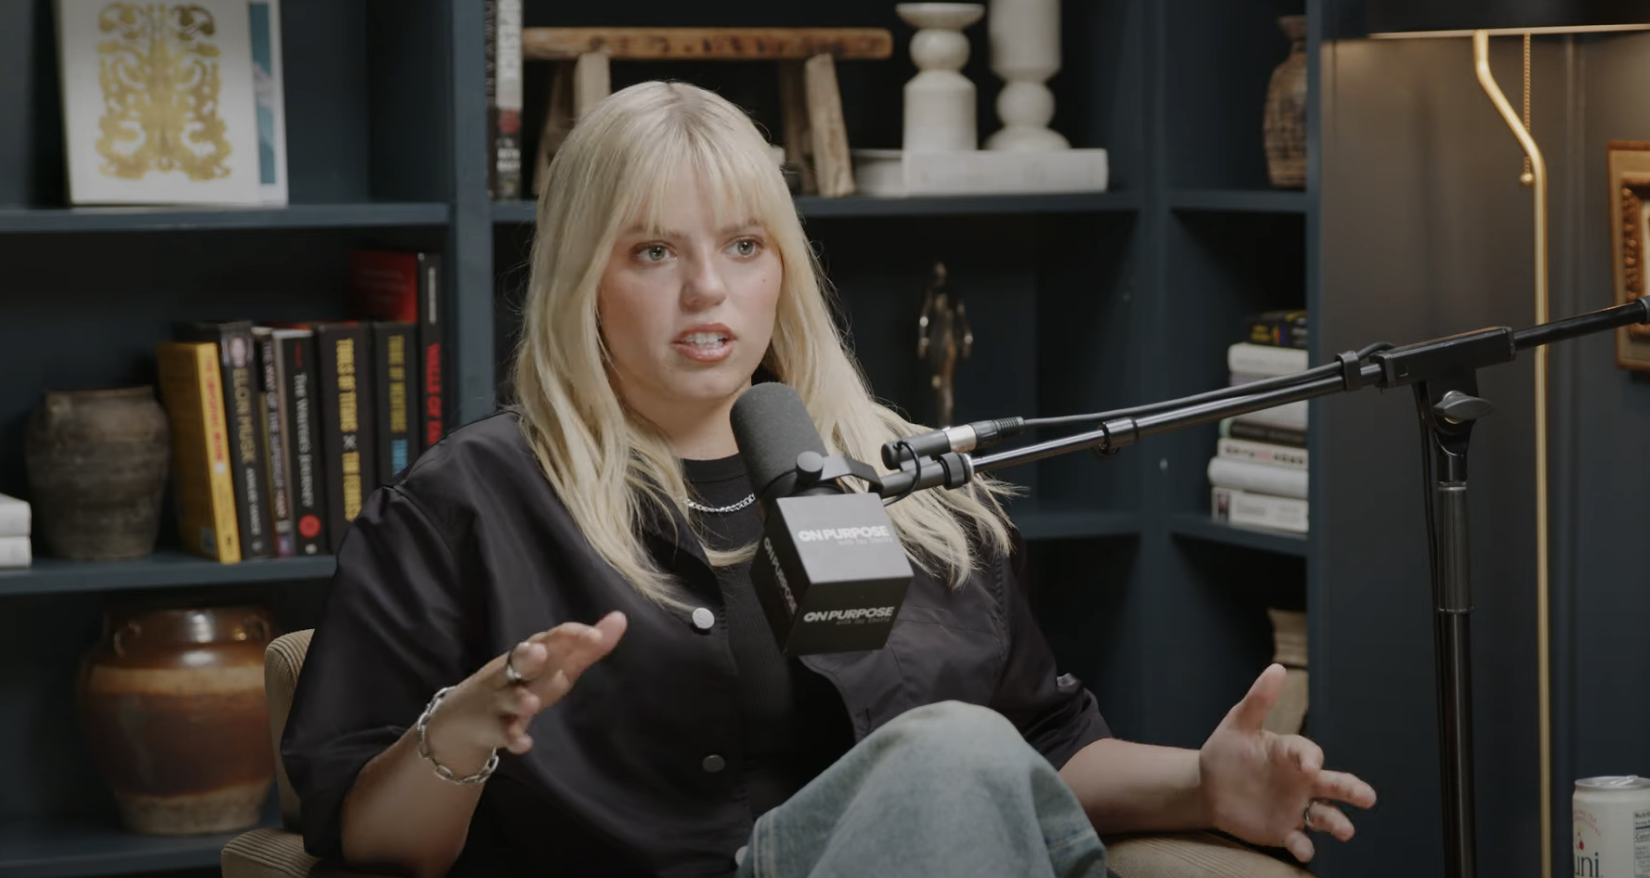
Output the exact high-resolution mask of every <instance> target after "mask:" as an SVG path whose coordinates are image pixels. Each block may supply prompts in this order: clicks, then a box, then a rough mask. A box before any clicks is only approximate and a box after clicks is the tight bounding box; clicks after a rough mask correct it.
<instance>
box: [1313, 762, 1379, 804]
mask: <svg viewBox="0 0 1650 878" xmlns="http://www.w3.org/2000/svg"><path fill="white" fill-rule="evenodd" d="M1312 795H1313V796H1314V797H1316V798H1320V799H1334V800H1336V801H1340V802H1346V803H1347V804H1349V805H1357V806H1358V807H1359V808H1371V807H1374V805H1375V788H1374V787H1372V786H1370V785H1369V784H1367V783H1364V782H1363V780H1361V779H1359V778H1358V777H1357V776H1356V775H1351V774H1347V773H1346V772H1344V771H1324V772H1319V774H1318V776H1317V777H1316V778H1314V779H1313V781H1312Z"/></svg>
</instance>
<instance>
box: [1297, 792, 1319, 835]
mask: <svg viewBox="0 0 1650 878" xmlns="http://www.w3.org/2000/svg"><path fill="white" fill-rule="evenodd" d="M1316 804H1318V800H1317V799H1313V800H1312V801H1310V802H1307V803H1306V810H1305V811H1302V812H1301V822H1302V823H1303V824H1305V826H1306V831H1307V832H1311V831H1312V806H1313V805H1316Z"/></svg>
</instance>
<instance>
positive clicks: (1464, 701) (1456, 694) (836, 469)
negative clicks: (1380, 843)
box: [806, 298, 1650, 878]
mask: <svg viewBox="0 0 1650 878" xmlns="http://www.w3.org/2000/svg"><path fill="white" fill-rule="evenodd" d="M1633 323H1650V298H1641V299H1635V300H1634V301H1632V302H1629V303H1627V304H1625V305H1618V306H1616V307H1614V308H1607V309H1604V310H1600V311H1594V312H1591V313H1588V314H1582V315H1579V316H1575V317H1569V318H1566V319H1563V320H1557V321H1553V322H1550V323H1543V324H1540V325H1538V326H1532V327H1529V328H1526V329H1520V330H1517V331H1514V330H1512V329H1508V328H1506V327H1495V328H1490V329H1481V330H1477V331H1474V332H1466V333H1462V334H1459V335H1453V336H1449V337H1446V338H1441V339H1436V340H1433V341H1426V342H1420V343H1417V344H1412V345H1407V346H1405V347H1399V348H1390V349H1387V350H1382V351H1377V352H1375V353H1372V354H1370V355H1368V356H1367V357H1365V358H1360V357H1359V356H1358V355H1357V354H1356V353H1350V352H1349V353H1343V354H1340V355H1338V356H1337V357H1336V362H1334V363H1330V364H1326V365H1324V366H1319V367H1317V368H1314V369H1309V370H1307V371H1305V372H1302V373H1299V379H1298V380H1297V381H1296V382H1295V383H1288V382H1287V381H1286V380H1284V379H1277V380H1275V381H1269V382H1268V385H1273V386H1275V384H1276V382H1279V381H1281V382H1282V386H1275V389H1267V390H1264V391H1260V392H1255V393H1251V394H1244V395H1234V396H1232V397H1230V398H1222V399H1218V400H1212V401H1211V400H1204V401H1193V402H1189V403H1187V404H1185V405H1179V406H1177V405H1176V403H1174V402H1169V403H1164V404H1162V405H1157V406H1152V407H1151V409H1152V410H1153V411H1152V413H1150V414H1143V415H1141V416H1139V417H1130V416H1120V417H1110V418H1108V417H1107V416H1106V415H1105V414H1100V415H1097V416H1096V420H1099V421H1100V422H1101V423H1100V427H1099V429H1097V430H1092V431H1089V432H1086V433H1079V434H1076V435H1073V436H1067V437H1064V438H1061V439H1054V440H1050V441H1047V442H1039V443H1036V444H1033V445H1028V446H1025V447H1023V448H1016V449H1012V450H1009V451H1002V452H998V453H996V454H988V455H985V456H983V457H971V456H970V455H969V454H967V453H959V452H947V453H944V454H939V455H934V456H932V457H931V458H929V459H922V458H920V457H916V456H915V455H912V456H911V457H908V458H907V459H906V460H904V461H903V463H902V466H901V469H900V471H899V472H895V473H889V474H887V475H883V476H880V477H877V476H875V475H874V473H872V474H871V477H870V478H867V481H869V482H871V483H872V484H873V485H874V486H875V487H876V489H877V492H878V493H879V494H881V495H882V496H883V497H884V498H885V502H894V501H897V500H898V499H900V498H901V497H904V496H905V495H907V494H910V493H911V492H913V491H916V490H921V489H923V488H929V487H938V486H942V485H943V486H945V487H948V488H955V487H960V486H961V485H963V484H966V483H967V481H968V480H969V479H970V478H972V477H973V475H974V474H975V473H980V472H986V471H989V470H995V469H1002V468H1004V467H1010V466H1016V465H1019V464H1023V463H1029V462H1031V461H1034V460H1041V459H1043V458H1045V457H1052V456H1054V455H1057V454H1065V453H1067V452H1071V451H1079V450H1084V449H1091V450H1094V451H1096V452H1097V453H1100V454H1104V455H1111V454H1115V453H1116V452H1117V451H1118V450H1119V449H1121V448H1123V447H1125V446H1128V445H1133V444H1135V443H1136V442H1139V441H1140V440H1141V439H1144V438H1145V437H1147V436H1154V435H1156V434H1159V433H1167V432H1169V431H1171V430H1178V429H1181V428H1184V427H1191V426H1195V425H1198V424H1207V423H1212V422H1215V421H1219V420H1221V419H1223V418H1226V417H1230V416H1234V415H1240V414H1245V413H1247V412H1254V411H1260V410H1262V409H1268V408H1272V407H1273V406H1277V405H1282V404H1284V403H1289V402H1296V401H1299V400H1303V399H1310V398H1313V397H1318V396H1327V395H1329V394H1332V393H1341V392H1350V391H1354V390H1358V389H1360V388H1363V387H1379V388H1382V389H1383V390H1384V389H1388V388H1393V387H1403V386H1409V387H1412V388H1414V396H1415V410H1416V415H1417V417H1418V418H1419V420H1420V424H1421V437H1422V441H1423V442H1424V443H1425V446H1426V447H1425V453H1424V454H1422V456H1421V464H1422V468H1423V470H1424V474H1425V476H1426V485H1427V491H1428V493H1427V495H1426V498H1425V500H1426V503H1425V508H1426V521H1427V541H1428V547H1429V549H1430V554H1431V562H1432V594H1433V601H1434V604H1435V606H1436V614H1435V616H1434V619H1433V621H1434V625H1433V644H1434V649H1435V650H1436V653H1435V655H1434V668H1435V671H1436V679H1437V692H1438V705H1437V707H1438V717H1439V742H1438V746H1439V755H1440V757H1441V761H1440V764H1441V769H1442V781H1443V791H1442V792H1443V805H1444V855H1445V875H1446V876H1448V878H1473V875H1474V874H1475V848H1474V839H1473V764H1472V697H1471V696H1472V691H1471V683H1472V672H1471V640H1470V630H1469V627H1468V616H1469V614H1470V613H1471V612H1472V588H1471V586H1472V583H1471V574H1470V560H1471V559H1470V555H1469V551H1468V545H1467V445H1468V442H1469V440H1470V439H1471V438H1472V427H1473V424H1474V423H1475V422H1476V421H1477V420H1478V419H1479V418H1482V417H1484V416H1485V415H1487V414H1489V413H1490V412H1491V411H1492V409H1493V406H1492V405H1491V404H1490V403H1489V402H1488V401H1487V400H1484V399H1481V398H1479V396H1478V376H1477V370H1478V369H1480V368H1483V367H1486V366H1494V365H1498V364H1501V363H1507V362H1511V361H1512V360H1513V359H1514V358H1515V357H1516V356H1517V354H1518V352H1519V351H1521V350H1526V349H1528V348H1533V347H1538V346H1540V345H1546V344H1551V343H1553V342H1557V341H1565V340H1568V339H1571V338H1577V337H1580V336H1583V335H1591V334H1593V333H1597V332H1603V331H1606V330H1611V329H1616V328H1618V327H1622V326H1627V325H1630V324H1633ZM833 463H834V461H833ZM806 469H808V470H810V475H811V476H812V477H813V478H820V477H825V478H829V477H831V476H832V474H837V475H847V474H851V475H855V476H858V477H860V478H866V477H867V474H868V473H870V472H871V471H870V468H869V467H867V466H865V465H864V464H862V463H859V462H858V461H853V462H852V463H851V464H849V465H847V466H840V465H832V466H826V467H824V470H823V471H822V470H821V469H819V468H817V467H816V466H814V465H810V466H808V467H806Z"/></svg>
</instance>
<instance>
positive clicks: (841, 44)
mask: <svg viewBox="0 0 1650 878" xmlns="http://www.w3.org/2000/svg"><path fill="white" fill-rule="evenodd" d="M893 51H894V37H893V34H892V33H890V32H889V31H887V30H884V29H881V28H786V27H755V28H741V27H650V28H602V27H528V28H522V31H521V57H522V61H523V62H527V61H548V62H551V72H550V97H549V102H548V104H549V106H548V107H547V110H546V113H545V117H544V128H543V130H542V131H541V132H540V136H539V148H538V154H537V156H536V158H535V167H536V169H537V173H536V174H534V186H535V190H536V188H537V187H538V186H539V185H540V183H539V181H541V180H543V179H544V176H545V173H544V172H545V169H546V168H547V167H548V166H549V163H550V157H551V156H553V155H555V151H556V149H558V148H559V147H560V146H561V143H562V141H563V140H564V139H565V138H566V137H567V133H568V132H569V131H571V130H572V128H573V125H574V124H575V123H576V122H577V121H578V119H579V118H580V117H582V116H583V115H584V113H585V111H586V110H588V109H589V108H590V107H592V106H594V105H595V103H596V102H597V101H599V100H601V99H602V98H604V97H606V96H607V95H608V94H609V93H611V91H612V79H611V76H610V72H609V63H610V62H612V61H774V62H778V65H779V95H780V107H781V112H782V114H783V117H784V118H783V125H784V141H785V142H784V148H785V159H786V161H788V162H793V163H795V164H796V165H797V166H798V167H799V168H800V169H801V173H802V190H803V191H804V192H807V193H810V194H819V195H825V196H831V197H837V196H842V195H852V194H853V192H854V171H853V165H852V164H851V162H850V160H849V157H848V132H847V128H846V127H845V126H844V124H843V121H842V95H841V93H840V92H839V91H838V89H837V81H836V61H837V60H839V59H840V60H881V59H885V58H888V57H890V56H891V55H892V54H893Z"/></svg>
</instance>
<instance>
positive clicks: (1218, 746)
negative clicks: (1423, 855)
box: [1198, 665, 1375, 863]
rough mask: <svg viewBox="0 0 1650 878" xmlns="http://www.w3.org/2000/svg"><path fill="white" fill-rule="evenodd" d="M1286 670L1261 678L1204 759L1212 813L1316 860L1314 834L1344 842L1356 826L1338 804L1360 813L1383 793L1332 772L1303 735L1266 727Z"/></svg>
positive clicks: (1264, 841) (1218, 821)
mask: <svg viewBox="0 0 1650 878" xmlns="http://www.w3.org/2000/svg"><path fill="white" fill-rule="evenodd" d="M1284 675H1285V671H1284V668H1283V666H1282V665H1272V666H1271V667H1269V668H1267V669H1266V670H1265V671H1264V672H1262V673H1261V675H1260V677H1259V679H1257V680H1255V683H1254V685H1253V686H1251V687H1250V688H1249V693H1248V694H1247V695H1245V696H1244V697H1243V700H1242V701H1240V702H1238V703H1237V704H1236V705H1235V706H1234V707H1233V708H1232V709H1231V710H1230V711H1229V712H1227V714H1226V718H1225V719H1224V720H1222V721H1221V723H1220V726H1219V727H1218V728H1216V729H1215V731H1214V734H1212V735H1210V736H1209V740H1208V741H1206V742H1204V744H1203V749H1202V750H1201V751H1199V753H1198V770H1199V785H1200V791H1201V794H1202V797H1203V804H1204V807H1205V808H1206V809H1207V813H1208V816H1209V818H1210V820H1211V821H1212V822H1213V824H1214V827H1215V828H1216V829H1220V830H1222V831H1225V832H1229V833H1231V834H1232V835H1235V836H1237V837H1239V838H1241V839H1244V840H1246V841H1249V842H1252V843H1254V844H1259V845H1270V846H1273V847H1283V848H1285V849H1287V850H1288V851H1289V852H1290V853H1291V854H1293V855H1294V856H1295V858H1296V859H1298V860H1300V861H1301V862H1303V863H1304V862H1306V861H1308V860H1310V859H1312V855H1313V853H1314V849H1313V847H1312V841H1311V839H1309V838H1308V837H1307V835H1306V833H1307V831H1308V830H1315V831H1319V832H1327V833H1329V834H1330V835H1333V836H1334V837H1335V838H1338V839H1340V840H1341V841H1346V840H1347V839H1350V838H1351V837H1352V821H1351V819H1349V818H1348V817H1347V816H1346V814H1345V812H1343V811H1342V810H1341V809H1340V808H1339V807H1338V806H1336V805H1335V804H1334V803H1335V802H1345V803H1348V804H1351V805H1356V806H1357V807H1359V808H1368V807H1370V806H1372V805H1374V804H1375V790H1374V789H1373V788H1371V787H1370V785H1369V784H1367V783H1364V782H1363V781H1362V780H1359V779H1358V778H1357V777H1354V776H1353V775H1350V774H1346V773H1344V772H1339V771H1325V770H1324V768H1323V750H1322V749H1321V748H1320V747H1318V745H1317V744H1314V743H1312V742H1311V741H1309V740H1307V739H1306V738H1303V737H1301V736H1299V735H1279V734H1276V733H1274V732H1270V731H1267V730H1266V729H1264V728H1262V727H1261V725H1262V723H1263V722H1265V720H1266V715H1267V714H1268V713H1270V712H1271V710H1272V706H1273V705H1274V704H1276V703H1277V700H1278V696H1279V695H1280V694H1281V693H1282V692H1283V683H1284Z"/></svg>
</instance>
